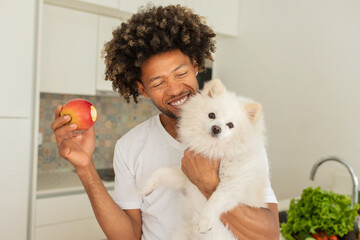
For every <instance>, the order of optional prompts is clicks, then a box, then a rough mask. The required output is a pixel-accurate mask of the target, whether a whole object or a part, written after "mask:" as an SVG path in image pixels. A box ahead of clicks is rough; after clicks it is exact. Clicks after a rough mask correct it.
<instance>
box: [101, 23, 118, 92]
mask: <svg viewBox="0 0 360 240" xmlns="http://www.w3.org/2000/svg"><path fill="white" fill-rule="evenodd" d="M120 24H121V21H120V20H119V19H116V18H110V17H104V16H99V35H98V37H99V38H98V50H97V53H98V54H97V56H98V57H97V61H98V63H97V78H96V89H97V90H101V91H113V89H112V82H110V81H105V63H104V59H103V58H101V51H102V49H103V48H104V44H105V43H106V42H108V41H110V40H111V39H112V31H113V30H114V29H115V28H116V27H117V26H119V25H120Z"/></svg>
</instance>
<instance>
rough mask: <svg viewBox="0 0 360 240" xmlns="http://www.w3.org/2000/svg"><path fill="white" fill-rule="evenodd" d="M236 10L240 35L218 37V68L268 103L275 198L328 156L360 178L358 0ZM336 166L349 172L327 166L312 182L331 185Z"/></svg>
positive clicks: (304, 180) (231, 84)
mask: <svg viewBox="0 0 360 240" xmlns="http://www.w3.org/2000/svg"><path fill="white" fill-rule="evenodd" d="M239 14H240V15H239V37H238V38H236V39H235V38H233V39H224V38H223V39H218V40H217V52H216V65H215V66H216V69H215V73H216V76H217V77H219V78H221V79H222V80H223V81H224V82H225V84H226V85H227V86H228V88H229V89H232V90H233V91H236V92H237V93H239V94H241V95H245V96H248V97H251V98H254V99H256V100H258V101H259V102H261V103H262V104H263V107H264V112H265V119H266V121H267V129H268V155H269V159H270V161H271V170H272V185H273V188H274V191H275V193H276V194H277V197H278V199H283V198H287V197H293V196H297V195H300V194H301V190H302V189H303V188H304V187H307V186H310V185H311V184H312V183H311V182H310V181H309V180H308V179H309V174H310V169H311V167H312V165H313V164H314V162H315V161H317V160H318V159H320V158H322V157H325V156H329V155H335V156H339V157H341V158H343V159H345V160H346V161H348V162H350V164H351V165H352V166H353V167H354V169H355V172H356V173H357V174H358V175H359V176H360V94H359V93H360V1H359V0H346V1H338V0H301V1H300V0H297V1H289V0H272V1H267V0H242V1H241V3H240V9H239ZM336 171H342V172H343V173H344V174H347V171H346V170H345V168H344V167H341V165H339V164H337V163H325V164H324V165H323V166H321V168H320V169H319V171H318V174H317V175H316V180H317V181H316V182H315V184H317V185H321V186H323V187H325V188H331V187H332V184H333V182H334V180H333V176H334V172H336ZM349 179H350V178H349ZM350 183H351V182H350V180H349V183H348V185H349V186H348V192H349V193H350V192H351V185H350Z"/></svg>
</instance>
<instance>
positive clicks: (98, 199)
mask: <svg viewBox="0 0 360 240" xmlns="http://www.w3.org/2000/svg"><path fill="white" fill-rule="evenodd" d="M77 173H78V175H79V177H80V179H81V181H82V183H83V185H84V187H85V190H86V192H87V194H88V196H89V199H90V202H91V206H92V208H93V211H94V213H95V216H96V219H97V221H98V223H99V225H100V227H101V228H102V230H103V231H104V233H105V235H106V237H107V238H108V239H110V240H115V239H121V240H122V239H124V240H139V239H141V234H142V232H141V212H140V209H130V210H123V209H121V208H120V207H119V206H118V205H117V204H116V203H115V202H114V200H113V199H112V197H111V196H110V195H109V193H108V192H107V190H106V188H105V186H104V184H103V182H102V181H101V179H100V177H99V175H98V173H97V171H96V169H95V166H94V164H93V162H92V161H91V164H90V165H89V166H87V167H85V168H81V169H77Z"/></svg>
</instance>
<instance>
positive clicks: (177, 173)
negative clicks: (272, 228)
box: [142, 79, 268, 240]
mask: <svg viewBox="0 0 360 240" xmlns="http://www.w3.org/2000/svg"><path fill="white" fill-rule="evenodd" d="M209 113H214V114H215V119H211V118H209ZM230 122H231V123H232V124H233V128H230V127H229V126H231V124H229V123H230ZM178 126H179V128H178V134H179V139H180V141H181V142H182V143H184V144H186V146H188V147H189V148H190V149H191V150H193V151H195V152H196V153H199V154H202V155H204V156H206V157H208V158H209V159H221V161H220V168H219V177H220V183H219V185H218V187H217V189H216V191H215V192H214V193H213V194H212V195H211V197H210V198H209V199H208V200H206V198H205V197H204V196H203V195H202V194H201V193H200V191H199V190H198V188H197V187H196V186H195V185H193V184H192V183H191V182H190V181H189V180H188V178H187V177H186V176H185V175H184V174H183V172H182V171H181V169H180V168H161V169H159V170H157V171H155V172H154V174H153V175H152V176H151V177H150V179H149V180H148V182H147V183H146V186H145V187H144V188H143V189H142V194H143V195H148V194H150V193H151V192H152V191H153V190H154V189H155V188H157V187H158V186H159V185H160V184H161V185H165V186H168V187H171V188H175V189H179V190H182V191H183V193H184V194H183V199H182V200H183V201H182V204H183V206H182V216H183V218H182V224H181V226H179V228H178V231H177V232H176V233H174V237H173V239H178V240H180V239H181V240H184V239H189V240H190V239H191V240H192V239H207V240H211V239H213V240H219V239H224V240H233V239H236V238H235V237H234V235H233V234H232V233H231V231H229V230H228V229H227V227H225V226H224V224H223V223H222V222H221V221H220V216H221V214H222V213H224V212H227V211H229V210H231V209H233V208H234V207H236V206H238V205H239V204H246V205H249V206H251V207H255V208H259V207H264V206H265V204H264V189H265V187H266V183H267V179H268V163H267V159H266V156H265V152H264V141H265V139H264V121H263V117H262V114H261V105H260V104H258V103H255V102H254V101H252V100H250V99H247V98H243V97H240V96H236V95H235V94H234V93H232V92H229V91H227V90H226V89H225V87H224V86H223V84H222V83H221V82H220V80H218V79H214V80H211V81H209V82H208V83H206V84H205V86H204V89H203V90H202V91H201V92H200V93H198V94H196V95H195V96H193V97H192V98H191V99H190V100H189V101H188V102H187V103H186V104H185V105H184V106H183V108H182V111H181V117H180V120H179V124H178ZM214 126H217V127H215V129H219V128H221V132H220V133H218V134H214V132H213V128H214ZM215 132H216V131H215Z"/></svg>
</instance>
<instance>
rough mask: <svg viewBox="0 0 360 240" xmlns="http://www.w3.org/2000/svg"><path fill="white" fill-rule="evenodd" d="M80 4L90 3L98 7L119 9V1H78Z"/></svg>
mask: <svg viewBox="0 0 360 240" xmlns="http://www.w3.org/2000/svg"><path fill="white" fill-rule="evenodd" d="M77 1H78V2H84V3H90V4H94V5H96V6H102V7H108V8H114V9H116V8H117V7H118V4H119V3H118V0H77Z"/></svg>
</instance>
